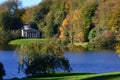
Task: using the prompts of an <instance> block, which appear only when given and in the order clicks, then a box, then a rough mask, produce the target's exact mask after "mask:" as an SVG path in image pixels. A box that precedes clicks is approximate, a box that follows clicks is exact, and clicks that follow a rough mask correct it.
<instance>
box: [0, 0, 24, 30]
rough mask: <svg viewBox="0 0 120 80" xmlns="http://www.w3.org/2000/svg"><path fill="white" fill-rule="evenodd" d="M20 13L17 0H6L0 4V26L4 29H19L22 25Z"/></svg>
mask: <svg viewBox="0 0 120 80" xmlns="http://www.w3.org/2000/svg"><path fill="white" fill-rule="evenodd" d="M22 13H23V12H22V10H21V9H20V2H19V1H18V0H10V1H9V0H8V1H6V2H4V3H2V4H0V16H1V18H0V27H2V28H3V29H6V30H7V29H8V30H16V29H19V28H20V26H21V25H22V21H21V19H20V17H21V15H22Z"/></svg>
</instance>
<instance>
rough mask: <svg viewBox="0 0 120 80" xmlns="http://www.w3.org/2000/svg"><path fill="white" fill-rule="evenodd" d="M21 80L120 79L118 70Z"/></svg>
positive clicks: (61, 74) (58, 74) (53, 75)
mask: <svg viewBox="0 0 120 80" xmlns="http://www.w3.org/2000/svg"><path fill="white" fill-rule="evenodd" d="M22 80H120V72H114V73H104V74H86V73H57V74H49V75H46V76H42V77H40V78H25V79H22Z"/></svg>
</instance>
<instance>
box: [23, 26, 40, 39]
mask: <svg viewBox="0 0 120 80" xmlns="http://www.w3.org/2000/svg"><path fill="white" fill-rule="evenodd" d="M21 36H22V37H23V38H40V37H41V36H40V31H39V30H36V29H33V28H31V26H30V25H29V24H26V25H24V26H23V28H22V29H21Z"/></svg>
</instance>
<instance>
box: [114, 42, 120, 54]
mask: <svg viewBox="0 0 120 80" xmlns="http://www.w3.org/2000/svg"><path fill="white" fill-rule="evenodd" d="M115 49H116V52H117V53H118V54H120V42H119V43H117V44H116V47H115Z"/></svg>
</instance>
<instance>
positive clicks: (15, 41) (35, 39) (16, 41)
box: [9, 38, 46, 46]
mask: <svg viewBox="0 0 120 80" xmlns="http://www.w3.org/2000/svg"><path fill="white" fill-rule="evenodd" d="M33 41H40V42H41V43H45V42H46V40H45V39H38V38H28V39H17V40H12V41H10V42H9V44H10V45H18V46H19V45H22V44H27V43H29V42H33Z"/></svg>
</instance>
